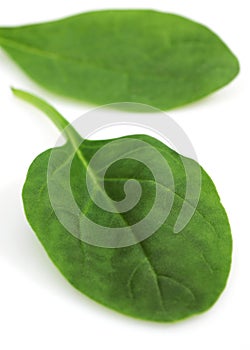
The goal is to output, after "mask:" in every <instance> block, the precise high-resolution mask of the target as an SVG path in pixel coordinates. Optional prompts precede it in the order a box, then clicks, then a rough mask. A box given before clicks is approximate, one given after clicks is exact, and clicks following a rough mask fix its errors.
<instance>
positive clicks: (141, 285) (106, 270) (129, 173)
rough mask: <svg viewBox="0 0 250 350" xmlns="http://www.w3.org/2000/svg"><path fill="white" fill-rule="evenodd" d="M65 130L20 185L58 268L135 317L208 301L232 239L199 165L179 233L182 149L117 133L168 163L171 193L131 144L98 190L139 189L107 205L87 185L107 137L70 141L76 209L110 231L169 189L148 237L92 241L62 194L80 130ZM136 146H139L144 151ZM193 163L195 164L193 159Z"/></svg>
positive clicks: (193, 310) (167, 314)
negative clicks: (130, 184)
mask: <svg viewBox="0 0 250 350" xmlns="http://www.w3.org/2000/svg"><path fill="white" fill-rule="evenodd" d="M14 92H15V94H16V95H17V96H19V97H21V98H23V99H25V100H27V101H29V102H31V103H33V104H34V105H36V106H37V107H38V108H40V109H41V110H43V111H45V112H46V113H47V114H48V116H49V117H50V118H51V119H52V120H53V121H54V123H55V124H56V125H57V126H58V127H59V128H60V129H61V130H62V129H64V128H65V127H67V125H68V123H67V122H66V120H65V119H64V118H63V117H62V116H60V115H59V114H58V112H56V111H55V110H54V109H53V108H52V107H50V106H49V105H47V104H46V103H45V102H44V101H42V100H40V99H38V98H37V97H34V96H32V95H30V94H28V93H25V92H21V91H17V90H15V91H14ZM68 130H69V132H68V133H67V134H66V137H67V139H68V140H67V142H66V144H65V145H63V146H61V147H59V148H57V149H50V150H47V151H45V152H44V153H42V154H40V155H39V156H38V157H37V158H36V159H35V160H34V162H33V163H32V164H31V166H30V169H29V171H28V175H27V179H26V182H25V185H24V188H23V203H24V208H25V213H26V216H27V219H28V221H29V223H30V225H31V227H32V228H33V230H34V232H35V233H36V235H37V237H38V238H39V240H40V241H41V243H42V245H43V246H44V248H45V250H46V252H47V253H48V255H49V257H50V258H51V260H52V261H53V262H54V264H55V265H56V266H57V267H58V269H59V270H60V271H61V273H62V274H63V275H64V276H65V277H66V279H67V280H68V281H69V282H70V283H71V284H72V285H73V286H74V287H75V288H77V289H78V290H79V291H81V292H83V293H84V294H86V295H87V296H89V297H90V298H92V299H94V300H96V301H97V302H99V303H101V304H103V305H105V306H108V307H110V308H112V309H114V310H117V311H119V312H121V313H124V314H127V315H130V316H133V317H136V318H141V319H146V320H152V321H158V322H173V321H176V320H180V319H183V318H186V317H188V316H191V315H193V314H197V313H200V312H202V311H205V310H207V309H208V308H209V307H211V306H212V305H213V304H214V303H215V301H216V300H217V299H218V297H219V295H220V294H221V292H222V290H223V289H224V287H225V284H226V281H227V277H228V274H229V270H230V264H231V251H232V241H231V233H230V227H229V223H228V219H227V216H226V213H225V211H224V209H223V207H222V205H221V202H220V199H219V196H218V194H217V191H216V189H215V186H214V184H213V182H212V181H211V179H210V178H209V176H208V175H207V174H206V172H205V171H204V170H203V169H202V168H200V169H201V174H202V183H201V193H200V199H199V202H198V205H197V208H196V209H195V212H194V215H193V216H192V218H191V220H190V221H189V223H188V224H187V225H186V227H185V228H184V229H183V230H182V231H181V232H179V233H178V234H176V233H174V229H173V228H174V224H175V222H176V218H177V216H178V215H179V212H180V209H181V207H182V205H183V201H184V198H185V191H186V176H185V170H184V168H183V164H182V162H181V160H180V157H179V154H177V153H176V152H174V151H173V150H172V149H170V148H169V147H167V146H166V145H165V144H163V143H161V142H160V141H158V140H157V139H155V138H152V137H149V136H147V135H132V136H128V137H125V138H123V139H124V140H126V139H130V138H133V139H135V140H140V141H143V142H145V143H147V144H149V145H150V146H152V147H153V148H154V149H155V150H156V151H157V152H159V153H160V154H161V155H162V156H163V158H164V159H165V160H166V161H167V162H168V164H169V166H170V168H171V171H172V175H173V178H174V182H175V189H174V192H173V191H172V190H171V187H170V186H169V187H165V185H162V184H157V183H156V182H155V179H154V177H153V176H152V172H151V170H150V169H147V168H146V167H145V166H144V164H142V163H141V162H138V161H135V160H134V159H131V157H132V155H133V152H136V151H138V150H136V149H133V150H132V151H131V153H130V155H129V154H123V153H124V152H123V150H121V153H122V154H123V155H124V157H123V159H121V160H120V161H117V162H114V163H113V164H112V165H111V166H109V168H108V170H107V172H106V174H105V191H106V193H107V194H108V197H109V198H110V201H111V200H112V201H114V200H115V201H117V202H119V201H121V200H122V199H123V198H124V188H125V187H124V186H125V183H126V181H127V180H128V179H135V180H137V181H138V182H139V183H140V185H141V188H142V195H141V198H140V201H139V202H138V203H137V204H136V205H135V206H134V208H133V209H131V210H128V211H124V212H123V213H114V212H113V213H112V212H107V211H104V210H102V209H101V208H99V207H98V206H97V205H96V204H95V203H94V202H93V201H92V200H91V198H90V196H89V193H88V190H87V187H86V167H87V166H88V165H89V162H90V161H91V159H93V156H94V155H95V154H96V152H97V151H98V150H99V149H101V148H102V147H104V146H105V145H108V144H110V143H111V142H112V141H114V140H103V141H89V140H84V141H83V140H81V145H80V147H79V148H77V150H76V149H74V152H76V151H77V152H76V153H75V154H74V158H73V161H72V164H71V169H70V184H71V191H72V194H73V196H74V198H75V201H76V202H77V204H78V206H79V208H80V210H81V212H83V213H84V214H85V215H87V216H88V217H89V218H90V220H92V221H94V222H96V223H98V224H99V225H102V226H105V227H109V228H110V232H111V230H112V228H113V227H117V226H118V227H129V228H131V230H132V225H133V224H134V223H135V222H138V221H140V220H141V219H142V218H143V217H144V216H147V215H148V213H149V210H150V208H151V206H152V204H153V202H154V199H155V191H156V188H157V186H158V187H159V189H160V192H159V193H160V196H162V205H161V207H160V208H159V212H164V210H165V203H164V198H165V197H164V196H165V195H166V194H167V196H169V195H171V194H172V195H173V196H174V202H173V206H172V209H171V211H170V214H169V216H168V217H167V218H166V220H165V222H164V223H163V225H162V226H161V227H160V228H159V229H158V230H157V231H156V232H155V233H154V234H153V235H151V236H150V237H148V238H147V239H144V240H143V241H141V242H138V243H136V244H133V245H130V246H127V247H122V248H104V247H101V246H99V247H98V246H94V245H91V244H88V243H85V242H84V241H83V240H82V239H79V238H81V237H82V234H84V230H85V227H81V225H80V220H79V216H76V215H75V214H74V211H73V209H72V207H71V205H69V202H68V200H67V198H68V193H67V184H66V179H65V174H66V173H65V168H66V166H67V161H68V159H69V156H70V153H72V148H71V147H70V146H72V145H73V144H74V142H75V141H76V140H77V139H78V138H79V137H80V136H79V135H78V134H77V133H76V132H75V131H74V130H73V129H72V128H71V127H70V128H69V129H68ZM141 151H142V152H143V153H144V154H145V150H141ZM52 152H55V154H56V158H55V161H56V162H55V163H54V168H53V172H52V180H53V179H54V180H55V186H56V187H55V189H56V194H55V195H56V201H57V205H58V208H59V210H60V213H59V215H62V218H63V220H64V218H66V220H68V222H70V224H71V225H73V226H74V227H75V228H76V230H78V231H76V232H78V236H79V237H77V236H76V234H75V235H72V234H71V233H70V232H69V231H68V230H67V229H66V228H65V226H64V225H63V224H62V222H61V221H60V220H59V219H58V216H57V215H56V214H55V210H54V208H53V207H52V204H51V203H52V202H51V198H50V196H49V189H48V172H49V162H50V157H51V154H52ZM148 156H150V154H149V155H148ZM111 158H112V157H111ZM190 164H191V166H193V167H195V166H197V163H196V162H194V161H192V160H190ZM163 175H164V174H163ZM163 179H164V177H163ZM65 192H66V193H65ZM132 233H133V232H132ZM92 234H93V235H94V234H95V232H92Z"/></svg>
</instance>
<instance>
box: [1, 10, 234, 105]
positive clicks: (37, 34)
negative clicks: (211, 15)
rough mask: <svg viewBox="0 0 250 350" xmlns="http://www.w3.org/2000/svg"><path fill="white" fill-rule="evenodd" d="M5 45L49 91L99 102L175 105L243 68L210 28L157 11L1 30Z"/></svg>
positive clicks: (213, 88)
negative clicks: (240, 67)
mask: <svg viewBox="0 0 250 350" xmlns="http://www.w3.org/2000/svg"><path fill="white" fill-rule="evenodd" d="M0 45H1V46H2V48H4V50H5V51H6V52H7V53H8V54H9V55H10V56H11V57H12V58H13V59H14V60H15V61H16V62H17V64H18V65H19V66H20V67H21V68H22V69H23V70H24V71H25V72H26V73H27V74H28V75H29V76H30V77H31V78H32V79H34V80H35V81H36V82H38V83H39V84H41V85H42V86H44V87H45V88H47V89H49V90H51V91H54V92H56V93H58V94H61V95H64V96H68V97H72V98H76V99H79V100H83V101H86V102H90V103H94V104H107V103H113V102H139V103H145V104H148V105H151V106H154V107H157V108H160V109H164V110H165V109H170V108H174V107H178V106H181V105H184V104H187V103H190V102H193V101H196V100H198V99H200V98H202V97H204V96H206V95H208V94H210V93H212V92H214V91H216V90H218V89H219V88H221V87H223V86H224V85H226V84H228V83H229V82H230V81H231V80H232V79H233V78H234V77H235V76H236V75H237V73H238V71H239V65H238V61H237V59H236V57H235V56H234V55H233V54H232V52H231V51H230V50H229V49H228V47H227V46H226V45H225V44H224V43H223V42H222V41H221V39H220V38H219V37H218V36H217V35H215V34H214V33H213V32H211V31H210V30H209V29H208V28H206V27H204V26H203V25H200V24H198V23H196V22H193V21H191V20H189V19H186V18H183V17H180V16H176V15H173V14H167V13H160V12H155V11H149V10H108V11H97V12H89V13H83V14H80V15H77V16H74V17H70V18H65V19H62V20H59V21H55V22H49V23H42V24H36V25H28V26H22V27H15V28H0Z"/></svg>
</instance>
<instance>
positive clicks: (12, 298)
mask: <svg viewBox="0 0 250 350" xmlns="http://www.w3.org/2000/svg"><path fill="white" fill-rule="evenodd" d="M104 4H105V5H104ZM247 5H248V2H247V1H246V0H238V1H231V0H230V1H228V0H227V1H226V0H221V1H218V0H216V1H215V0H205V1H200V0H189V1H187V0H179V1H170V0H162V1H159V0H154V1H152V0H151V1H146V0H140V1H137V2H136V1H134V0H133V1H132V0H126V1H125V0H119V1H111V0H110V1H108V0H106V1H97V0H91V1H82V0H70V1H69V0H43V1H34V0H22V1H19V0H8V1H1V5H0V26H5V25H19V24H20V25H21V24H27V23H31V22H32V23H34V22H39V21H45V20H53V19H56V18H60V17H64V16H68V15H71V14H75V13H79V12H83V11H86V10H92V9H104V8H154V9H159V10H163V11H166V12H174V13H177V14H181V15H184V16H186V17H189V18H191V19H194V20H196V21H198V22H201V23H203V24H205V25H207V26H209V27H210V28H211V29H212V30H214V31H215V32H216V33H217V34H219V36H220V37H221V38H222V39H223V40H224V41H225V42H226V43H227V44H228V45H229V47H230V48H231V49H232V50H233V51H234V53H235V54H236V55H237V56H238V58H239V60H240V63H241V73H240V75H239V76H238V77H237V79H236V80H235V81H234V82H232V83H231V84H230V85H229V86H227V87H226V88H224V89H222V90H221V91H219V92H217V93H216V94H213V95H212V96H210V97H208V98H206V99H204V100H202V101H200V102H198V103H195V104H193V105H189V106H186V107H183V108H180V109H177V110H174V111H171V112H169V113H168V114H169V115H170V116H171V117H173V118H174V119H175V121H177V122H178V123H179V125H180V126H181V127H182V128H183V129H184V130H185V131H186V133H187V134H188V136H189V138H190V139H191V141H192V143H193V145H194V147H195V149H196V152H197V154H198V158H199V162H200V163H201V165H203V166H204V168H205V169H206V170H207V172H208V173H209V174H210V175H211V177H212V179H213V180H214V182H215V184H216V186H217V189H218V191H219V194H220V196H221V199H222V202H223V204H224V206H225V208H226V210H227V213H228V216H229V219H230V223H231V227H232V234H233V239H234V253H233V266H232V271H231V274H230V278H229V282H228V285H227V288H226V290H225V292H224V293H223V295H222V297H221V298H220V299H219V301H218V302H217V303H216V304H215V306H214V307H213V308H212V309H211V310H210V311H208V312H207V313H204V314H203V315H201V316H196V317H193V318H191V319H189V320H186V321H183V322H179V323H177V324H173V325H168V324H154V323H150V322H144V321H137V320H134V319H132V318H129V317H126V316H122V315H120V314H117V313H115V312H113V311H110V310H108V309H106V308H104V307H102V306H100V305H98V304H96V303H95V302H93V301H91V300H89V299H88V298H86V297H85V296H83V295H81V294H80V293H78V292H77V291H75V290H74V289H73V288H72V287H71V286H70V285H69V284H68V283H67V282H66V281H65V280H64V278H63V277H62V276H61V275H60V274H59V272H58V271H57V270H56V268H55V267H54V266H53V264H52V263H51V262H50V260H49V259H48V257H47V256H46V253H45V252H44V250H43V248H42V247H41V245H40V244H39V243H38V241H37V239H36V237H35V234H34V233H33V232H32V230H31V229H30V227H29V225H28V224H27V222H26V219H25V217H24V214H23V209H22V203H21V188H22V185H23V182H24V180H25V176H26V172H27V169H28V167H29V165H30V163H31V162H32V160H33V159H34V157H36V156H37V155H38V154H39V153H40V152H42V151H44V150H45V149H47V148H49V147H52V146H53V145H54V143H55V141H56V139H57V136H58V132H57V130H56V129H55V128H54V127H53V126H52V124H51V123H50V122H49V121H48V120H47V119H46V117H45V116H43V115H42V114H41V113H39V112H37V111H36V110H35V109H33V108H32V107H30V106H28V105H26V104H25V103H24V102H22V101H19V100H17V99H16V98H14V97H13V96H12V94H11V92H10V89H9V86H15V87H18V88H23V89H27V90H30V91H32V92H34V93H37V94H38V95H41V96H42V97H44V98H45V99H47V100H48V101H50V102H52V103H53V105H54V106H55V107H57V108H58V109H59V111H60V112H62V114H63V115H64V116H65V117H66V118H68V120H70V121H73V120H74V119H75V118H76V117H78V116H80V115H81V114H83V113H84V112H85V111H87V110H89V109H90V107H89V106H86V105H84V104H83V103H75V102H72V101H67V100H66V99H63V98H60V97H58V96H54V95H53V94H50V93H48V92H46V91H44V90H43V89H41V88H39V87H38V86H37V85H36V84H35V83H34V82H31V81H30V80H29V78H27V77H26V76H25V75H24V73H22V72H21V71H20V70H19V68H17V66H16V65H15V64H14V63H13V62H11V60H10V59H9V58H8V57H7V56H6V55H5V53H4V52H3V51H2V50H0V118H1V134H0V135H1V136H0V143H1V147H0V150H1V181H0V201H1V210H0V216H1V218H0V220H1V221H0V225H1V226H0V284H1V287H0V348H1V349H3V350H14V349H26V350H30V349H37V350H40V349H47V350H52V349H53V350H54V349H61V350H64V349H78V348H85V349H99V348H104V349H110V350H111V349H117V348H119V349H134V348H137V349H138V348H140V349H151V348H156V349H165V348H166V349H171V350H179V349H183V348H187V349H189V348H190V349H191V348H192V349H193V350H198V349H205V350H206V349H212V348H214V349H219V348H225V349H235V348H238V349H241V350H245V349H250V339H249V313H250V298H249V295H250V282H249V267H250V254H249V248H250V233H249V223H248V220H249V195H250V193H249V180H248V179H249V168H248V162H249V152H248V151H249V143H250V141H249V118H250V115H249V99H250V50H249V32H250V24H249V11H248V8H247V7H248V6H247ZM124 133H125V132H124ZM105 136H106V137H108V136H115V135H113V134H112V131H110V133H109V132H106V135H105Z"/></svg>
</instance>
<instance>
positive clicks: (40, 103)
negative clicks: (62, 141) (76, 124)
mask: <svg viewBox="0 0 250 350" xmlns="http://www.w3.org/2000/svg"><path fill="white" fill-rule="evenodd" d="M11 90H12V92H13V94H14V95H15V96H17V97H19V98H21V99H22V100H24V101H26V102H28V103H30V104H32V105H33V106H35V107H37V108H38V109H39V110H40V111H42V112H44V113H45V114H46V115H47V116H48V117H49V119H50V120H51V121H52V122H53V123H54V124H55V126H56V127H57V128H58V129H59V130H60V131H63V132H64V136H65V137H66V138H67V140H68V141H70V142H71V143H72V144H73V145H74V144H77V143H78V142H79V140H81V141H82V140H83V138H82V137H81V135H80V134H78V132H77V131H76V130H75V129H74V128H73V127H72V126H71V124H70V123H69V122H68V121H67V120H66V119H65V118H64V117H63V116H62V115H61V114H60V113H59V112H58V111H57V110H56V109H55V108H54V107H52V106H51V105H50V104H48V103H47V102H46V101H44V100H43V99H41V98H39V97H37V96H35V95H33V94H30V93H29V92H26V91H23V90H19V89H15V88H11Z"/></svg>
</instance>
